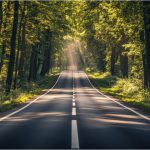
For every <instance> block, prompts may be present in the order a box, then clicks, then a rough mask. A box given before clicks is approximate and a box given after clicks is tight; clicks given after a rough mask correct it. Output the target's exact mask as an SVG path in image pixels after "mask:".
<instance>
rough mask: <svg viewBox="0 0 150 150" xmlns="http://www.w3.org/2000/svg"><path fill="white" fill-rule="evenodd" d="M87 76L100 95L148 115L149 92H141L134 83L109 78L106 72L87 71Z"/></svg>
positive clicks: (149, 104)
mask: <svg viewBox="0 0 150 150" xmlns="http://www.w3.org/2000/svg"><path fill="white" fill-rule="evenodd" d="M87 74H88V76H89V79H90V81H91V82H92V84H93V85H94V86H95V87H96V88H97V89H98V90H100V91H101V92H102V93H105V94H108V95H110V96H113V97H114V98H117V99H120V100H121V101H123V102H125V103H127V104H129V105H131V106H134V107H136V108H140V109H141V110H142V111H144V112H148V113H150V92H149V91H145V90H142V88H140V86H138V84H137V85H136V84H135V83H134V82H135V81H133V82H132V81H131V80H128V79H121V78H118V77H115V76H111V75H110V73H108V72H107V73H100V72H91V71H87Z"/></svg>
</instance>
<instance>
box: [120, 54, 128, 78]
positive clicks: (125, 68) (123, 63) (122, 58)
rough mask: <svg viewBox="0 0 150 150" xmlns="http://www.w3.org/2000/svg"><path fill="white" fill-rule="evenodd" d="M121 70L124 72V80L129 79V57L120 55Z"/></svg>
mask: <svg viewBox="0 0 150 150" xmlns="http://www.w3.org/2000/svg"><path fill="white" fill-rule="evenodd" d="M120 69H121V72H122V76H123V78H128V56H127V55H122V54H121V55H120Z"/></svg>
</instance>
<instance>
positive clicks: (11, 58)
mask: <svg viewBox="0 0 150 150" xmlns="http://www.w3.org/2000/svg"><path fill="white" fill-rule="evenodd" d="M18 9H19V1H14V19H13V28H12V36H11V43H10V47H11V50H10V56H9V65H8V73H7V79H6V93H7V94H8V93H10V89H11V85H12V79H13V70H14V64H15V50H16V36H17V26H18Z"/></svg>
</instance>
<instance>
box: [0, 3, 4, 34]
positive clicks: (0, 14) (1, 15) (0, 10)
mask: <svg viewBox="0 0 150 150" xmlns="http://www.w3.org/2000/svg"><path fill="white" fill-rule="evenodd" d="M2 2H3V1H0V35H1V29H2V22H3V3H2Z"/></svg>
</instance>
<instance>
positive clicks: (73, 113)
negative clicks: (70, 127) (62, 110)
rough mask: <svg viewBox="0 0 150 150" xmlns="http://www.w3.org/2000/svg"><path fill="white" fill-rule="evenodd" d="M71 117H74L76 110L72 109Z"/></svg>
mask: <svg viewBox="0 0 150 150" xmlns="http://www.w3.org/2000/svg"><path fill="white" fill-rule="evenodd" d="M72 116H76V108H72Z"/></svg>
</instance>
